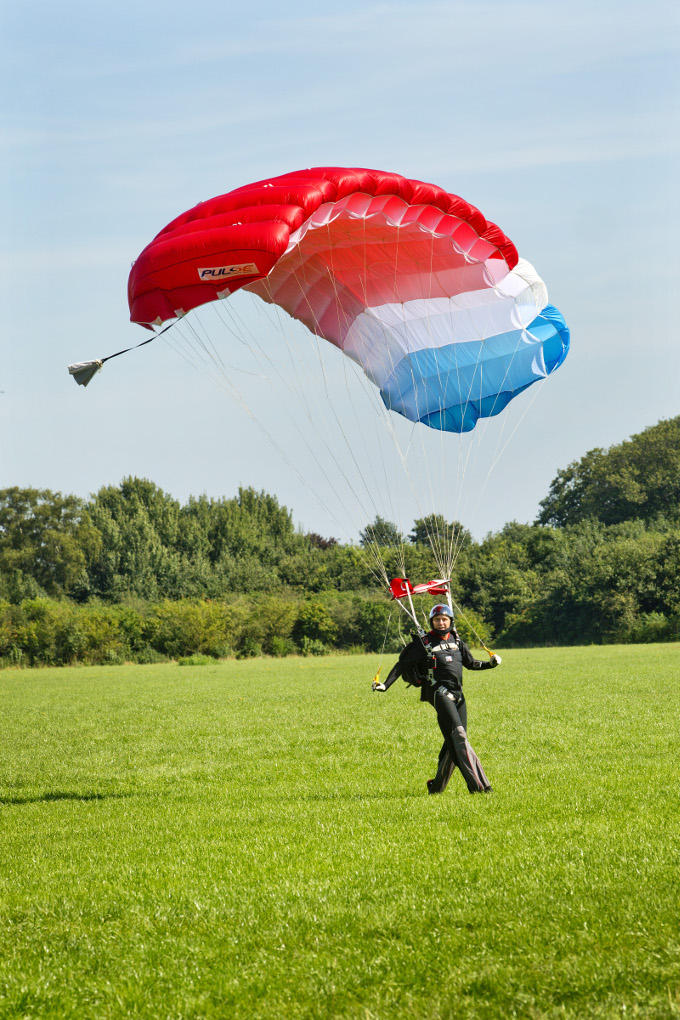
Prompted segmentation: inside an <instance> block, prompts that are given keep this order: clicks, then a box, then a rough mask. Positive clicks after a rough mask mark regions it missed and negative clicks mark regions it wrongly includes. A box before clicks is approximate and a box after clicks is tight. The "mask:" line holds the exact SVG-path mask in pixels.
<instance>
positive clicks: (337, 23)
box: [0, 0, 680, 538]
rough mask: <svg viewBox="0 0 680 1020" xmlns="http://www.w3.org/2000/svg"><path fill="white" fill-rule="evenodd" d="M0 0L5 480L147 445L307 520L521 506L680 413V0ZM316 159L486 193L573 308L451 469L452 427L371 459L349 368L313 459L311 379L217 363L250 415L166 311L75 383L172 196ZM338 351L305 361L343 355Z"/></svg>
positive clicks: (112, 462)
mask: <svg viewBox="0 0 680 1020" xmlns="http://www.w3.org/2000/svg"><path fill="white" fill-rule="evenodd" d="M0 9H1V12H2V13H1V15H0V19H1V20H0V35H1V36H2V39H3V43H2V46H3V51H4V52H3V53H2V71H1V72H0V73H1V74H2V76H3V79H4V80H3V90H2V91H3V95H4V97H5V104H4V109H3V131H2V143H1V144H2V146H3V148H4V150H5V151H4V153H3V158H2V166H3V169H2V171H0V172H1V173H2V189H1V190H2V196H1V199H0V201H1V205H0V210H1V211H0V216H1V220H0V222H2V227H3V229H2V251H1V252H0V258H1V259H2V280H3V283H2V300H3V307H4V309H5V311H6V314H5V316H4V322H3V325H2V354H3V357H2V367H1V368H0V390H2V391H4V392H2V393H0V429H1V431H2V438H1V440H0V486H3V487H4V486H9V485H22V486H25V485H33V486H37V487H49V488H52V489H58V490H61V491H66V492H75V493H78V494H80V495H83V496H87V495H88V494H89V493H91V492H94V491H96V490H97V489H98V488H99V487H100V486H101V485H104V484H110V483H117V482H118V481H120V479H121V478H122V477H124V476H125V475H128V474H136V475H141V476H144V477H148V478H151V479H153V480H154V481H155V482H156V483H157V484H159V485H160V486H162V487H163V488H164V489H166V490H167V491H169V492H171V493H173V494H174V495H175V496H177V497H178V498H180V499H185V498H186V497H187V496H188V495H189V494H190V493H194V494H198V493H200V492H207V493H208V494H209V495H213V496H220V495H227V496H229V495H232V494H233V493H234V492H235V490H236V488H237V486H238V485H240V484H243V485H254V486H256V487H258V488H265V489H267V490H268V491H271V492H274V493H275V494H276V495H278V496H279V498H280V499H281V500H282V502H284V503H285V504H286V505H287V506H289V507H291V509H292V510H293V513H294V516H295V519H296V521H297V522H298V523H300V524H301V525H303V526H304V527H305V528H309V529H312V530H316V531H319V532H321V533H323V534H335V535H337V536H338V537H342V538H346V537H351V536H352V535H356V534H357V530H358V528H359V527H361V526H363V525H364V524H365V523H367V521H368V520H369V519H371V518H372V515H373V510H374V509H375V510H380V511H381V512H383V513H385V514H386V515H391V516H392V518H393V519H397V520H398V523H400V524H401V525H402V526H404V527H408V525H409V524H410V522H411V521H412V520H413V518H414V517H415V516H417V515H418V514H419V512H420V511H421V510H428V509H441V510H442V511H443V512H444V513H446V514H447V516H449V517H451V516H459V517H460V518H461V519H462V520H463V522H464V523H465V524H466V525H467V526H468V527H470V528H471V530H472V531H473V532H474V533H475V535H477V536H478V537H481V536H482V535H483V534H484V533H486V532H487V531H488V530H497V529H498V528H500V527H501V526H502V525H503V523H505V522H506V521H507V520H511V519H517V520H531V519H533V517H534V516H535V514H536V512H537V508H538V502H539V500H540V499H541V498H543V497H544V496H545V494H546V492H547V489H548V486H549V483H550V480H551V479H552V478H553V477H554V475H555V474H556V472H557V470H558V469H560V468H561V467H564V466H566V464H568V463H569V462H570V461H572V460H574V459H576V458H578V457H580V456H582V454H583V453H585V452H586V450H589V449H591V448H593V447H595V446H607V445H610V444H611V443H615V442H620V441H621V440H623V439H625V438H626V437H627V436H629V435H630V434H632V433H635V432H636V431H639V430H641V429H643V428H645V427H646V426H648V425H651V424H653V423H655V422H656V421H658V420H659V419H660V418H663V417H670V416H674V415H676V414H678V413H680V382H679V376H680V372H679V370H680V341H679V339H678V336H677V327H676V324H675V316H674V309H673V308H672V306H671V299H672V295H673V294H674V290H675V281H676V279H677V276H678V269H679V268H680V267H679V265H678V262H679V260H678V254H677V250H678V245H677V236H678V233H679V227H680V223H679V219H680V217H679V206H678V199H677V181H678V179H679V178H680V173H679V169H680V168H679V166H678V145H679V143H678V139H679V137H680V134H679V132H678V127H679V124H678V105H679V104H678V100H679V97H680V88H679V82H678V70H677V69H678V66H680V60H679V56H680V54H679V52H678V50H679V31H678V29H679V21H678V13H677V5H676V4H672V3H670V2H669V3H661V2H656V0H652V2H649V3H647V4H644V5H641V4H638V3H635V4H633V3H627V2H623V3H621V2H619V3H608V2H603V3H598V4H593V3H582V2H575V3H570V4H569V5H565V4H561V3H560V4H557V3H546V2H543V3H538V2H525V3H514V2H498V3H484V2H481V3H428V2H419V3H377V4H376V3H370V2H369V3H354V2H352V0H349V2H347V3H344V4H342V5H339V4H337V5H334V4H330V5H326V7H325V8H324V9H323V11H322V12H320V7H319V5H318V4H312V3H305V2H302V3H297V4H293V5H288V6H286V7H284V6H283V5H280V4H275V3H267V2H264V3H260V4H258V5H253V7H252V13H251V12H250V11H249V9H248V8H247V7H245V6H244V5H242V4H240V3H239V4H237V3H230V2H224V3H221V4H214V5H198V4H196V3H192V4H189V3H173V2H171V0H170V2H168V0H166V2H164V3H162V4H161V3H155V2H152V3H145V2H139V3H134V4H133V3H128V2H126V0H123V2H119V3H118V4H116V5H109V4H102V3H96V2H95V3H93V2H92V0H90V2H88V3H75V2H69V0H64V2H62V3H60V4H53V3H44V2H43V3H41V2H37V3H32V4H30V5H28V4H9V3H7V2H5V3H3V4H2V6H1V8H0ZM315 165H317V166H318V165H347V166H368V167H376V168H380V169H388V170H396V171H398V172H400V173H403V174H405V175H406V176H411V177H416V178H419V179H422V180H426V181H434V182H435V183H437V184H439V185H441V186H442V187H445V188H446V189H447V190H449V191H452V192H455V193H457V194H460V195H462V196H463V197H465V198H466V199H467V200H469V201H471V202H473V203H474V204H476V205H478V206H479V207H480V208H481V209H482V210H483V211H484V213H485V214H486V215H487V216H488V217H489V218H490V219H491V220H493V221H495V222H496V223H498V224H499V225H500V226H501V227H502V229H503V230H504V231H505V232H506V233H507V234H508V235H509V236H510V237H511V238H512V240H513V241H514V242H515V244H516V245H517V247H518V249H519V251H520V254H522V255H524V256H525V257H526V258H528V259H529V260H530V261H531V262H532V263H533V264H534V265H535V266H536V268H537V269H538V271H539V272H540V274H541V276H542V277H543V278H544V279H545V280H546V282H547V283H548V287H549V291H550V296H551V300H553V301H554V303H555V304H557V306H558V307H559V308H560V310H561V311H562V312H563V314H564V315H565V317H566V319H567V322H568V323H569V325H570V327H571V330H572V351H571V353H570V356H569V358H568V359H567V362H566V363H565V365H564V366H563V367H562V368H561V369H560V370H559V371H558V372H557V373H556V374H555V375H554V376H553V377H552V378H551V379H549V380H548V381H547V382H546V383H545V384H541V386H540V387H535V388H534V389H539V390H540V392H539V393H538V394H537V395H535V399H534V395H533V394H532V395H527V397H526V398H525V397H522V398H519V399H518V400H517V401H515V404H517V405H521V406H518V408H517V409H513V410H512V415H510V416H509V420H508V422H507V423H501V424H500V426H499V430H502V434H503V437H504V438H503V442H502V443H501V444H500V445H499V443H498V435H500V434H501V433H500V431H499V433H497V434H494V433H493V431H492V430H489V429H487V433H488V435H486V436H483V437H481V438H480V439H479V443H478V445H477V446H476V447H473V449H472V450H471V454H470V458H469V461H468V460H467V452H466V453H465V465H466V473H465V476H464V477H463V476H462V475H457V476H456V477H455V478H454V477H453V475H454V473H453V472H451V474H452V480H451V481H449V480H448V475H449V473H450V472H449V470H448V465H449V463H453V461H458V462H460V450H459V449H457V450H454V449H453V448H448V447H447V448H444V447H442V446H441V445H439V446H438V447H437V448H436V449H434V450H428V452H427V453H426V457H427V459H428V460H429V462H430V466H431V465H432V461H434V462H436V465H437V467H436V470H435V471H432V470H431V471H430V475H429V478H428V479H427V480H425V479H420V478H419V477H417V476H416V475H414V476H413V478H412V480H413V481H414V482H415V485H414V488H415V489H416V496H415V497H414V496H413V494H412V493H411V492H410V485H409V484H408V483H407V481H405V480H404V478H403V477H402V476H401V475H400V474H399V472H398V469H397V468H395V467H394V466H393V464H392V461H388V462H387V467H386V468H384V469H382V476H380V469H376V468H375V463H376V459H379V458H380V457H381V452H380V451H381V450H382V449H384V446H382V445H380V444H382V443H383V440H380V441H378V439H377V438H376V437H374V434H373V433H374V431H377V430H376V427H375V425H374V422H373V419H372V418H371V414H372V411H371V408H370V406H369V404H370V400H368V399H366V398H365V394H364V391H363V389H361V387H360V389H361V394H360V396H358V397H357V405H356V410H355V411H353V412H352V414H351V415H349V416H348V419H347V421H346V426H347V444H346V445H343V443H344V436H343V443H338V444H337V445H336V446H335V447H334V451H333V458H334V459H333V460H332V462H330V463H329V467H328V474H329V475H330V476H331V479H330V483H328V484H327V481H326V478H325V477H320V475H319V472H318V471H317V470H316V469H315V468H313V467H312V466H311V465H310V462H309V455H308V453H307V451H306V447H305V446H304V445H302V443H301V440H300V429H298V430H297V431H295V430H292V429H290V430H289V425H290V421H291V420H292V418H293V412H294V411H295V410H297V409H299V399H298V397H296V396H295V394H293V396H292V397H291V395H290V389H288V395H286V394H285V393H284V392H283V390H284V389H285V387H282V391H281V392H280V393H279V392H278V391H277V388H276V384H275V382H274V381H273V378H272V371H270V370H269V369H266V368H265V369H263V370H262V371H259V370H258V368H257V366H256V367H255V369H253V366H252V364H251V365H250V367H248V366H246V365H243V366H240V367H238V366H236V367H235V368H234V372H233V374H232V375H231V378H232V379H233V380H235V381H236V382H237V383H238V386H239V389H240V390H241V391H242V392H244V393H245V398H244V401H245V403H246V404H247V405H248V407H249V408H250V409H251V410H253V411H255V412H256V415H257V416H259V417H260V419H261V422H262V424H263V426H264V431H263V430H262V429H261V428H259V427H258V426H257V425H256V424H253V422H252V419H251V417H250V415H249V414H248V413H247V412H245V411H244V407H243V405H242V404H239V403H238V401H236V402H235V401H234V400H233V399H230V396H229V394H225V393H224V392H223V390H222V389H220V387H219V386H217V385H216V380H215V378H214V376H213V375H212V374H211V373H210V372H203V371H201V370H195V369H194V368H192V367H191V366H187V364H186V362H185V361H184V360H183V358H182V357H181V356H180V355H178V353H177V351H176V350H175V349H173V347H172V346H170V345H166V344H164V342H163V341H160V340H159V341H158V343H156V344H151V345H149V346H148V347H145V348H143V349H142V350H141V351H139V352H136V353H134V354H130V355H128V356H126V357H124V358H120V359H117V360H116V361H115V362H112V363H111V364H110V365H107V366H106V368H105V370H104V371H103V372H102V373H101V374H100V375H98V376H97V377H96V379H95V380H94V381H93V382H92V383H91V385H90V387H89V388H88V389H87V390H83V389H82V388H79V387H76V386H75V384H74V383H73V381H72V380H71V379H70V378H69V377H68V375H67V373H66V365H67V364H68V363H69V362H72V361H77V360H82V359H86V358H91V357H96V356H101V355H105V354H108V353H111V352H113V351H116V350H119V349H120V348H121V347H126V346H129V345H130V344H132V343H135V342H139V341H140V340H142V339H144V335H143V334H142V331H141V330H140V329H139V327H135V326H132V325H131V324H130V323H129V322H128V313H127V302H126V281H127V274H128V272H129V268H130V263H131V262H132V260H133V259H134V258H135V257H136V256H137V254H138V253H139V251H141V249H142V248H143V247H144V246H145V245H146V244H147V243H148V241H149V240H150V239H151V238H152V237H153V235H154V234H155V233H156V232H157V231H158V230H159V229H160V228H161V227H162V226H163V225H164V224H165V223H166V222H168V221H169V220H170V219H172V218H173V217H174V216H175V215H176V214H177V213H179V212H181V211H183V210H184V209H186V208H189V207H190V206H192V205H194V204H195V203H196V202H197V201H200V200H202V199H205V198H209V197H211V196H212V195H215V194H219V193H222V192H225V191H229V190H230V189H232V188H234V187H237V186H239V185H241V184H244V183H247V182H248V181H252V180H257V179H260V178H263V177H268V176H272V175H275V174H277V173H284V172H286V171H288V170H294V169H298V168H301V167H305V166H315ZM243 314H244V315H245V316H246V317H248V315H249V314H250V312H249V311H248V310H247V309H246V310H244V312H243ZM223 341H224V342H226V340H225V338H221V339H220V343H222V342H223ZM272 342H275V341H272ZM295 343H296V344H298V345H299V344H303V343H304V341H303V340H302V339H301V338H299V337H296V339H295ZM237 346H238V345H237ZM296 350H300V351H301V353H300V357H301V359H302V363H304V359H305V357H306V356H305V352H304V348H303V347H296ZM232 353H233V352H231V351H230V350H229V349H228V347H227V348H226V349H225V359H226V360H228V362H229V364H230V365H232V364H233V362H232V360H231V359H232ZM332 353H333V354H335V353H336V352H332ZM234 356H235V355H234ZM325 357H326V355H325V354H324V355H319V354H318V352H317V353H315V354H314V356H313V357H311V356H310V361H313V362H314V363H315V365H316V366H317V368H318V369H320V370H321V371H322V372H330V373H331V375H333V378H335V375H337V373H338V369H337V366H336V365H335V363H334V362H333V361H332V359H331V361H329V362H328V363H327V364H326V363H325V362H324V363H323V364H322V361H321V360H320V358H321V359H322V358H325ZM324 365H325V367H324ZM260 368H262V366H260ZM253 372H254V374H249V373H253ZM343 372H344V370H343ZM282 374H283V375H285V371H284V370H283V369H282ZM301 374H302V375H303V376H304V377H305V378H306V375H307V369H306V368H305V369H304V371H303V372H302V373H301ZM289 381H290V380H289ZM355 384H356V380H355V381H354V382H352V380H351V379H350V385H355ZM313 385H314V384H313V383H312V382H311V373H310V390H311V387H312V386H313ZM343 385H345V383H344V381H343ZM331 390H332V391H333V392H332V393H331V397H332V398H333V399H334V400H336V401H337V404H336V407H334V408H332V409H331V412H330V414H331V416H330V417H329V418H328V426H327V429H325V428H324V425H323V421H324V419H323V413H324V408H323V406H322V405H323V404H324V400H323V399H322V400H319V401H316V397H314V398H310V399H313V400H315V401H316V402H318V403H319V404H320V405H321V406H319V408H318V411H319V414H320V416H321V417H320V418H319V419H318V422H319V423H320V424H315V425H314V426H311V427H310V428H311V431H312V432H313V433H314V432H315V433H326V438H327V439H328V438H329V437H332V436H334V433H335V430H336V426H337V420H336V414H342V407H343V401H344V397H343V391H342V389H341V387H340V385H339V384H338V388H337V392H336V391H335V390H334V384H332V385H331ZM357 393H359V391H357ZM287 400H288V401H291V400H292V404H291V403H288V404H287V403H286V401H287ZM521 402H523V403H521ZM359 404H361V406H360V407H359ZM497 421H499V420H497ZM398 428H401V425H399V426H398ZM405 435H406V434H405V433H404V436H405ZM272 436H274V437H275V438H276V445H273V444H272V443H271V442H270V440H271V438H272ZM506 438H507V439H508V440H509V441H508V442H507V446H505V441H506ZM374 441H375V446H374ZM453 442H456V439H455V437H454V438H453ZM485 443H486V447H485V445H484V444H485ZM282 448H284V449H285V454H286V456H285V457H282V456H281V449H282ZM352 449H354V450H355V451H356V450H360V451H361V456H363V455H364V454H365V455H366V457H367V460H366V461H365V465H364V470H363V471H362V474H363V477H362V478H361V480H360V482H359V483H357V484H359V485H360V484H363V485H364V487H365V490H366V492H365V493H364V496H363V497H362V498H359V496H360V493H358V491H357V490H355V488H354V483H352V486H351V487H350V489H348V490H346V491H345V492H343V493H342V494H341V493H339V491H334V489H333V484H332V483H333V479H334V478H335V479H336V480H338V479H339V478H340V475H342V476H343V478H344V475H345V474H347V475H348V476H349V475H351V473H352V472H353V471H355V470H356V463H355V458H354V456H353V454H352V452H351V451H352ZM499 450H502V453H501V454H500V456H498V451H499ZM318 456H319V457H320V458H324V457H327V456H328V447H325V448H324V449H323V450H321V451H320V452H319V454H318ZM385 456H387V454H385ZM359 459H360V458H359ZM496 459H497V460H498V462H497V463H496V464H495V466H494V467H493V471H492V472H491V474H490V475H489V468H490V466H491V464H492V463H493V461H494V460H496ZM314 463H315V464H316V460H315V461H314ZM442 463H443V464H445V465H446V466H447V468H446V470H445V471H444V470H443V468H442ZM442 474H443V475H444V476H445V477H446V478H447V483H446V485H444V483H441V484H440V481H439V478H440V476H441V475H442ZM385 477H386V480H385V481H383V478H385ZM456 479H457V480H456ZM344 484H345V483H344V481H343V482H342V485H341V486H340V487H342V486H344ZM430 484H433V492H432V494H429V492H428V491H427V490H428V487H429V486H430ZM388 490H390V491H388ZM463 490H464V491H465V492H466V494H467V496H470V497H471V498H470V499H466V500H464V499H463V498H462V496H461V492H462V491H463ZM340 495H342V499H343V502H342V504H339V502H338V500H339V498H340ZM355 497H356V499H355ZM472 497H474V498H472ZM340 505H342V509H339V506H340ZM331 511H332V512H331ZM366 515H368V517H367V516H366Z"/></svg>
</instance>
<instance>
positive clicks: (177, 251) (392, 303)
mask: <svg viewBox="0 0 680 1020" xmlns="http://www.w3.org/2000/svg"><path fill="white" fill-rule="evenodd" d="M241 288H243V289H245V290H248V291H250V292H252V293H254V294H257V295H258V296H259V297H260V298H262V299H263V300H264V301H267V302H272V303H275V304H277V305H279V306H280V307H282V308H284V309H285V310H286V311H287V312H288V313H289V314H290V315H292V316H293V317H294V318H296V319H299V320H300V321H301V322H303V323H304V324H305V325H306V326H307V327H308V328H309V329H310V330H311V331H312V332H313V333H315V334H317V335H318V336H320V337H323V338H324V339H326V340H328V341H329V342H330V343H332V344H335V346H337V347H339V348H340V349H341V350H342V351H343V352H344V353H345V354H346V355H347V356H348V357H350V358H352V359H353V360H354V361H356V362H357V363H358V364H359V365H360V366H361V367H362V369H363V370H364V372H365V373H366V375H367V376H368V378H369V379H371V381H372V382H374V383H375V385H376V386H378V387H379V388H380V394H381V397H382V399H383V401H384V403H385V405H386V407H388V408H390V409H391V410H394V411H398V412H399V413H400V414H403V415H404V416H405V417H406V418H408V419H410V420H411V421H420V422H423V423H424V424H426V425H429V426H430V427H432V428H436V429H443V430H446V431H450V432H467V431H469V430H470V429H472V428H474V426H475V423H476V422H477V419H478V418H480V417H490V416H492V415H495V414H498V412H499V411H501V410H502V409H503V408H504V407H505V406H506V405H507V403H508V402H509V401H510V400H511V399H512V398H513V397H514V396H516V395H517V394H518V393H520V392H521V391H522V390H524V389H526V388H527V387H528V386H530V385H531V384H532V383H533V382H535V381H537V380H538V379H542V378H545V377H546V376H547V375H549V374H550V373H551V372H553V371H554V370H555V369H556V368H557V367H558V366H559V365H560V364H561V363H562V361H564V358H565V357H566V354H567V351H568V348H569V331H568V329H567V327H566V324H565V322H564V319H563V318H562V316H561V315H560V313H559V312H558V311H557V309H556V308H554V307H553V306H552V305H550V304H549V303H548V293H547V289H546V287H545V284H544V283H543V281H542V280H541V279H540V277H539V276H538V275H537V274H536V272H535V270H534V269H533V267H532V266H531V265H530V264H529V263H528V262H526V261H525V260H524V259H520V258H519V257H518V255H517V251H516V249H515V247H514V245H513V244H512V242H511V241H510V240H509V239H508V238H507V237H506V236H505V235H504V234H503V233H502V231H501V230H500V229H499V228H498V227H497V226H496V225H495V224H493V223H489V222H488V221H487V220H486V219H485V218H484V216H483V215H482V213H481V212H480V211H479V210H478V209H476V208H475V207H474V206H472V205H470V204H469V203H467V202H465V201H464V200H463V199H462V198H458V197H457V196H456V195H450V194H448V193H447V192H446V191H444V190H443V189H441V188H438V187H436V186H435V185H433V184H424V183H422V182H421V181H414V180H408V179H407V178H405V177H400V176H399V175H398V174H395V173H384V172H382V171H379V170H361V169H344V168H340V167H317V168H314V169H310V170H299V171H296V172H295V173H289V174H284V175H283V176H281V177H274V178H271V179H270V180H266V181H260V182H258V183H256V184H250V185H247V186H246V187H243V188H237V189H236V190H235V191H231V192H229V193H228V194H226V195H221V196H219V197H217V198H213V199H210V200H209V201H207V202H201V203H200V204H199V205H197V206H195V207H194V208H193V209H190V210H189V211H188V212H186V213H183V214H182V215H181V216H179V217H178V218H177V219H175V220H173V221H172V222H171V223H169V224H168V226H167V227H164V229H163V230H161V232H160V233H159V234H158V235H157V236H156V237H155V238H154V240H153V241H152V242H151V243H150V244H149V245H148V246H147V247H146V248H145V249H144V251H143V252H142V253H141V255H140V256H139V258H138V259H137V261H136V262H135V264H134V266H133V267H132V271H131V273H130V279H129V284H128V297H129V303H130V317H131V319H132V320H133V322H138V323H141V324H142V325H145V326H149V327H152V328H153V327H154V326H158V325H160V324H162V323H163V322H165V321H166V320H168V319H172V318H175V317H181V316H182V315H185V314H186V313H187V312H189V311H190V310H191V309H192V308H196V307H197V306H198V305H201V304H204V303H205V302H208V301H213V300H217V299H221V298H227V297H229V295H230V294H232V293H233V292H234V291H236V290H239V289H241Z"/></svg>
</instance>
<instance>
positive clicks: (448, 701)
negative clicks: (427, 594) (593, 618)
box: [373, 605, 501, 793]
mask: <svg viewBox="0 0 680 1020" xmlns="http://www.w3.org/2000/svg"><path fill="white" fill-rule="evenodd" d="M430 625H431V628H432V629H431V630H430V632H429V633H428V634H425V635H424V636H422V637H421V636H419V635H414V636H413V640H412V641H411V643H410V644H408V645H406V647H405V648H404V649H403V650H402V652H401V655H400V656H399V661H398V662H397V663H396V664H395V665H394V666H393V667H392V669H391V670H390V672H389V674H388V676H387V678H386V679H385V682H384V683H375V684H374V685H373V690H376V691H386V690H387V689H388V687H391V686H392V684H393V683H394V681H395V680H396V679H397V678H398V677H400V676H401V677H403V678H404V680H405V681H406V682H407V683H409V684H413V685H414V686H416V687H420V700H421V701H428V702H429V703H430V704H431V705H432V706H433V708H434V709H435V711H436V713H437V722H438V723H439V728H440V730H441V731H442V735H443V737H444V743H443V745H442V749H441V751H440V752H439V760H438V763H437V774H436V776H435V777H434V779H428V781H427V791H428V793H443V792H444V790H445V789H446V785H447V783H448V781H449V779H450V778H451V773H452V772H453V770H454V768H455V767H456V766H458V768H459V769H460V771H461V773H462V775H463V779H464V780H465V782H466V783H467V788H468V790H469V791H470V793H491V784H490V783H489V780H488V779H487V778H486V775H485V773H484V769H483V768H482V764H481V762H480V760H479V758H478V757H477V755H476V754H475V752H474V751H473V749H472V747H471V746H470V743H469V741H468V738H467V707H466V705H465V697H464V695H463V666H465V668H466V669H493V668H494V667H495V666H500V664H501V657H500V655H495V654H494V655H492V656H491V659H490V661H489V662H481V661H480V660H479V659H475V658H474V657H473V655H472V653H471V651H470V649H469V648H468V646H467V645H466V644H465V642H464V641H463V640H462V639H461V638H460V636H459V634H458V632H457V630H456V628H455V627H454V623H453V611H452V609H451V608H450V607H449V606H445V605H436V606H433V607H432V609H431V610H430Z"/></svg>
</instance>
